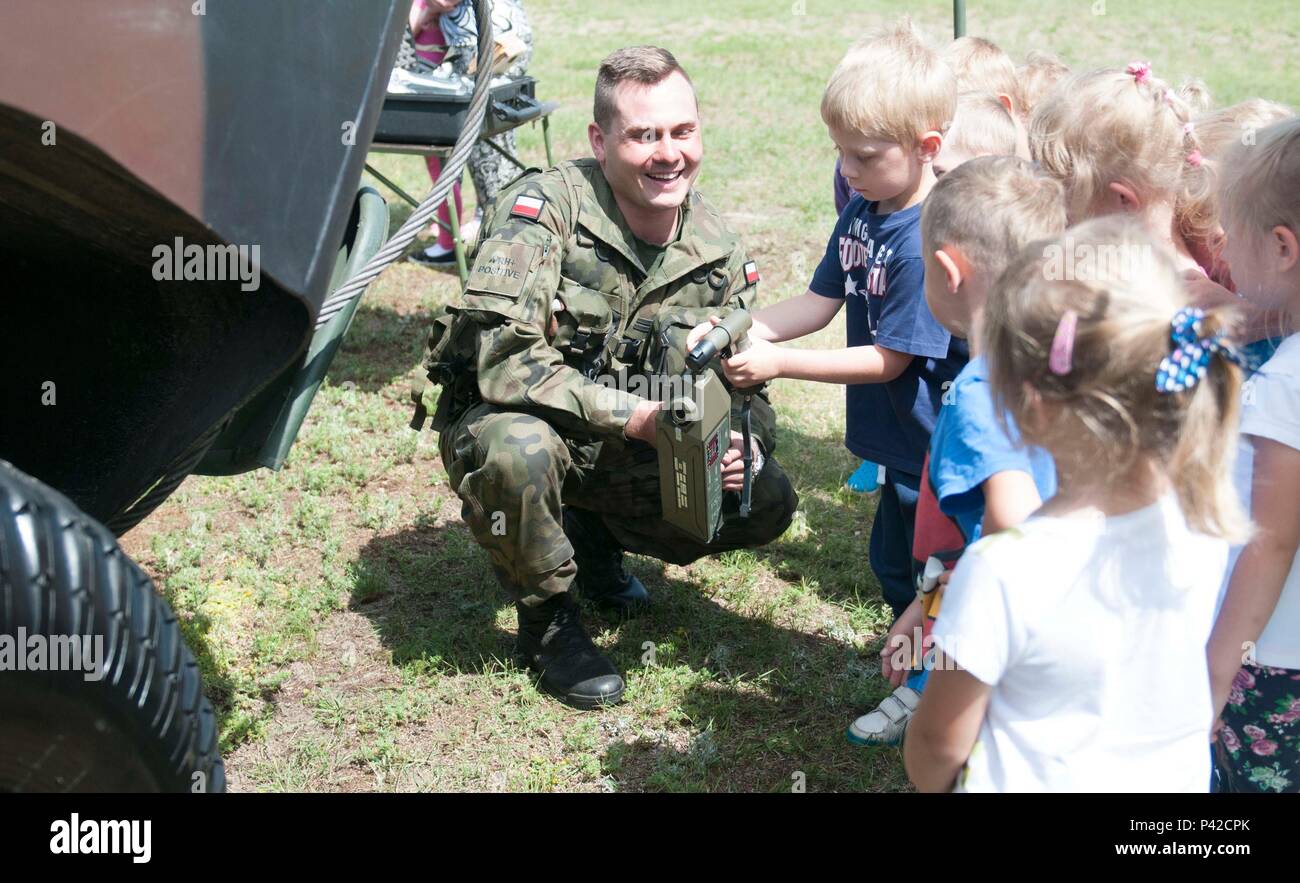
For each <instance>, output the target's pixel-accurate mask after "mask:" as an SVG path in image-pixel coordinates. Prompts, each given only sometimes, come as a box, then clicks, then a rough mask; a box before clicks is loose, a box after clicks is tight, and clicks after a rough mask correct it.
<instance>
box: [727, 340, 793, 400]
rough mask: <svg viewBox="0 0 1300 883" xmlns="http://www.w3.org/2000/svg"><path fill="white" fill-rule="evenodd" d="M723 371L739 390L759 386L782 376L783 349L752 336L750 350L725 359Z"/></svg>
mask: <svg viewBox="0 0 1300 883" xmlns="http://www.w3.org/2000/svg"><path fill="white" fill-rule="evenodd" d="M722 370H723V373H725V374H726V375H727V380H729V381H731V385H732V386H735V387H737V388H739V389H744V388H746V387H750V386H758V385H759V384H760V383H766V382H767V381H769V380H771V379H772V378H773V377H780V376H781V348H780V347H779V346H777V345H776V344H774V343H768V342H767V341H766V340H762V339H760V338H757V337H754V336H752V335H751V336H750V338H749V349H747V350H745V351H744V352H743V353H737V354H736V355H734V356H732V357H731V358H730V359H723V360H722Z"/></svg>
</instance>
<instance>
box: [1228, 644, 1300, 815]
mask: <svg viewBox="0 0 1300 883" xmlns="http://www.w3.org/2000/svg"><path fill="white" fill-rule="evenodd" d="M1219 741H1220V742H1221V743H1222V744H1221V750H1219V751H1216V752H1215V756H1216V766H1217V767H1218V772H1219V776H1220V777H1221V779H1222V780H1223V782H1224V783H1225V785H1226V788H1225V790H1228V791H1237V792H1260V791H1265V792H1277V793H1284V792H1285V793H1288V794H1296V793H1300V670H1294V669H1286V668H1270V667H1268V666H1257V665H1246V666H1243V667H1242V669H1241V671H1239V672H1237V676H1236V677H1235V678H1233V679H1232V690H1231V692H1229V693H1228V704H1227V707H1225V708H1224V710H1223V729H1222V730H1220V731H1219Z"/></svg>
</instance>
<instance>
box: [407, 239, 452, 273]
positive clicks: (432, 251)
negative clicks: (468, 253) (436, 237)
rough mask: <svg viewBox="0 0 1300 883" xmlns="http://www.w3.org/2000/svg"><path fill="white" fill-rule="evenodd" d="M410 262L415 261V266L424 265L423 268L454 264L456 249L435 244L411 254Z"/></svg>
mask: <svg viewBox="0 0 1300 883" xmlns="http://www.w3.org/2000/svg"><path fill="white" fill-rule="evenodd" d="M410 260H412V261H415V262H416V263H417V264H424V265H425V266H430V265H432V266H437V267H444V266H446V265H448V264H454V263H456V249H454V248H443V247H442V246H441V245H437V244H436V243H435V244H434V245H431V246H429V247H428V248H426V249H424V250H423V251H417V252H413V253H412V254H411V257H410Z"/></svg>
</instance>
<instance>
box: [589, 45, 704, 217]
mask: <svg viewBox="0 0 1300 883" xmlns="http://www.w3.org/2000/svg"><path fill="white" fill-rule="evenodd" d="M615 95H616V98H617V100H616V104H617V107H618V112H617V113H616V114H615V115H614V119H613V121H612V122H611V124H610V130H609V131H608V132H606V131H603V130H602V129H601V128H600V127H599V126H598V125H596V124H595V123H592V124H591V126H590V128H589V130H588V134H589V136H590V139H591V149H592V152H593V153H594V154H595V156H596V161H597V162H599V163H600V167H601V169H602V170H603V171H604V173H605V180H607V181H608V182H609V185H610V187H612V188H613V190H614V193H615V194H617V195H618V197H619V199H620V202H623V203H626V204H628V205H629V206H630V207H635V208H637V209H641V210H642V211H650V212H654V211H667V210H673V211H676V209H677V207H678V206H680V205H681V204H682V202H683V201H685V199H686V195H687V193H689V192H690V189H691V185H693V184H694V183H695V178H696V177H697V176H698V175H699V172H700V158H701V156H702V155H703V153H704V142H703V140H702V139H701V137H700V114H699V108H698V107H697V105H696V103H695V90H694V89H693V88H691V84H690V82H689V81H688V80H687V79H686V78H685V77H684V76H682V75H681V73H679V72H677V71H674V72H673V73H671V74H669V75H668V76H667V77H665V78H664V79H662V80H660V81H659V82H658V83H655V84H654V85H653V86H645V85H642V84H640V83H635V82H624V83H620V84H619V85H618V87H617V89H616V92H615Z"/></svg>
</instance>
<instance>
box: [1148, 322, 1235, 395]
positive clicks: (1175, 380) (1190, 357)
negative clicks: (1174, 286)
mask: <svg viewBox="0 0 1300 883" xmlns="http://www.w3.org/2000/svg"><path fill="white" fill-rule="evenodd" d="M1204 318H1205V311H1204V310H1202V309H1199V308H1197V307H1184V308H1183V309H1181V310H1179V311H1178V312H1177V313H1175V314H1174V320H1173V322H1172V323H1171V325H1172V328H1171V330H1170V333H1169V338H1170V340H1172V341H1173V344H1174V351H1173V352H1171V353H1170V354H1169V355H1167V356H1165V357H1164V358H1163V359H1161V361H1160V368H1159V369H1158V370H1157V371H1156V389H1158V390H1160V391H1161V392H1183V391H1184V390H1188V389H1191V388H1192V387H1194V386H1196V384H1197V383H1199V382H1200V381H1201V379H1202V378H1203V377H1205V372H1206V371H1208V370H1209V367H1210V360H1211V359H1212V358H1214V357H1215V356H1216V355H1219V356H1222V357H1223V358H1225V359H1227V360H1228V361H1229V362H1232V363H1233V364H1234V365H1238V366H1239V367H1241V368H1243V369H1249V366H1248V365H1247V364H1246V360H1245V359H1243V358H1242V356H1241V354H1240V353H1239V352H1237V350H1236V349H1235V348H1234V347H1233V346H1232V345H1231V344H1230V343H1228V342H1227V341H1226V340H1225V339H1224V337H1223V335H1222V334H1215V335H1214V336H1213V337H1202V336H1201V320H1202V319H1204Z"/></svg>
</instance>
